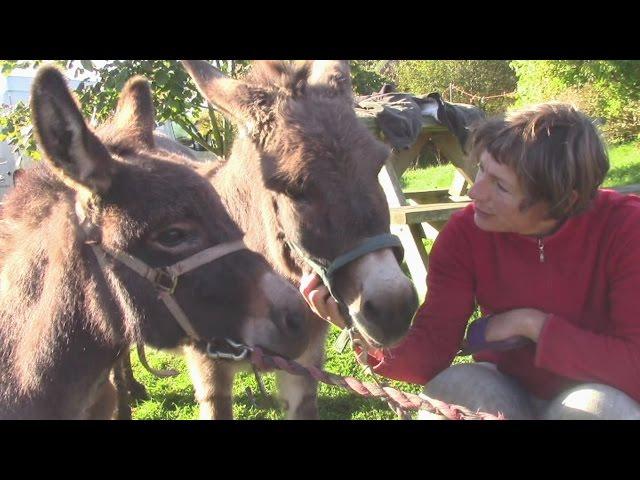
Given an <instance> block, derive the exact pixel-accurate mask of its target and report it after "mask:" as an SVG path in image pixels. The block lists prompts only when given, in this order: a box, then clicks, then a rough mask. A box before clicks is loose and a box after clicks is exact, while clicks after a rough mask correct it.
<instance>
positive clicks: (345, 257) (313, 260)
mask: <svg viewBox="0 0 640 480" xmlns="http://www.w3.org/2000/svg"><path fill="white" fill-rule="evenodd" d="M288 243H289V245H291V247H292V248H293V249H294V250H295V251H296V253H297V254H298V255H300V256H301V257H302V258H303V259H304V260H305V262H307V264H309V265H310V266H311V268H312V269H313V271H314V272H316V273H317V274H318V276H320V278H322V281H323V282H324V284H325V285H326V286H327V288H328V289H329V293H331V296H332V297H333V298H335V299H336V301H337V302H338V305H339V306H340V308H341V310H342V313H343V314H345V315H346V317H347V320H348V321H349V322H350V321H351V318H350V316H349V313H348V310H349V309H348V308H347V306H346V304H345V303H344V302H343V301H342V299H341V298H340V296H339V295H337V293H336V291H335V286H334V275H335V273H336V272H337V271H338V270H339V269H341V268H342V267H344V266H345V265H347V264H348V263H351V262H353V261H354V260H356V259H357V258H360V257H362V256H364V255H366V254H367V253H371V252H375V251H377V250H382V249H384V248H393V252H394V253H395V255H396V258H397V259H398V261H402V257H403V256H404V250H403V248H402V242H401V241H400V239H399V238H398V237H396V236H395V235H393V234H391V233H382V234H380V235H376V236H374V237H369V238H366V239H365V240H364V241H363V242H362V243H360V244H359V245H358V246H356V247H355V248H354V249H352V250H349V251H348V252H346V253H344V254H342V255H340V256H339V257H338V258H336V259H335V260H333V262H329V261H328V260H325V259H321V258H317V257H313V256H311V255H309V254H308V253H307V252H305V251H304V250H303V249H302V248H301V247H299V246H298V245H297V244H296V243H294V242H288Z"/></svg>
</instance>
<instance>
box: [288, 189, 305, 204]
mask: <svg viewBox="0 0 640 480" xmlns="http://www.w3.org/2000/svg"><path fill="white" fill-rule="evenodd" d="M284 194H285V195H286V196H287V197H289V198H291V199H292V200H296V201H300V200H304V191H303V190H302V189H301V188H298V187H297V186H288V187H287V188H285V189H284Z"/></svg>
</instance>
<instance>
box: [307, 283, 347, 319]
mask: <svg viewBox="0 0 640 480" xmlns="http://www.w3.org/2000/svg"><path fill="white" fill-rule="evenodd" d="M300 293H302V296H303V297H304V299H305V300H306V301H307V303H308V304H309V307H310V308H311V310H313V312H314V313H315V314H316V315H318V316H319V317H320V318H322V319H324V320H326V321H328V322H330V323H333V324H334V325H335V326H336V327H338V328H344V327H345V325H346V321H345V319H344V317H343V316H342V314H341V313H340V308H339V307H338V303H337V302H336V300H335V298H333V297H332V296H331V294H330V293H329V289H328V288H327V287H326V286H325V285H324V284H323V283H322V279H321V278H320V277H319V276H318V275H317V274H315V273H310V274H307V275H303V276H302V278H301V279H300Z"/></svg>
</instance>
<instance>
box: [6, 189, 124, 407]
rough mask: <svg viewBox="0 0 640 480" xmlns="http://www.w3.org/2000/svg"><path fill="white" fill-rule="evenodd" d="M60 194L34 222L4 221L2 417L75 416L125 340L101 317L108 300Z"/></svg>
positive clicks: (9, 218) (12, 218) (66, 199)
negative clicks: (38, 219)
mask: <svg viewBox="0 0 640 480" xmlns="http://www.w3.org/2000/svg"><path fill="white" fill-rule="evenodd" d="M61 197H62V198H61ZM61 197H57V198H56V200H57V201H52V202H51V203H49V204H46V202H45V203H44V207H45V211H46V212H47V214H46V215H44V218H43V219H42V220H41V221H40V222H37V223H32V224H29V222H30V221H32V220H33V219H30V218H29V217H28V216H23V217H22V218H17V217H16V216H5V218H4V219H3V220H2V227H1V237H2V239H3V241H4V242H6V243H5V245H3V247H4V248H3V250H4V251H3V258H2V261H1V262H0V368H2V371H3V372H4V373H3V375H1V376H0V377H2V380H0V417H12V416H15V417H18V418H75V417H77V416H78V415H79V414H80V415H81V413H82V411H83V410H84V409H85V408H86V407H87V405H86V404H87V403H88V402H90V401H91V399H90V397H91V395H92V393H93V392H94V391H95V390H96V388H97V386H96V382H98V383H99V382H101V381H104V379H105V378H106V375H107V374H108V371H109V368H110V367H111V365H112V363H113V362H114V360H115V359H116V357H117V355H118V353H119V351H120V350H121V349H123V348H124V346H125V343H124V342H123V341H122V338H123V337H122V333H121V332H116V331H115V330H114V328H113V325H114V323H112V322H109V321H108V320H107V319H105V318H104V315H108V313H107V312H108V311H109V310H108V308H109V307H112V306H111V305H104V300H103V298H104V294H103V292H102V291H101V290H102V289H104V287H103V286H101V285H100V281H99V279H96V278H95V277H96V276H95V275H92V274H90V273H89V270H88V268H89V267H88V265H90V261H91V260H90V259H89V258H88V255H87V254H88V252H89V249H88V248H83V245H82V242H81V241H80V240H79V239H78V237H77V224H76V222H75V216H74V215H73V214H72V213H73V198H71V197H70V196H69V195H62V196H61ZM42 205H43V204H41V206H42ZM80 252H83V253H80ZM111 311H117V310H111ZM110 320H114V319H110Z"/></svg>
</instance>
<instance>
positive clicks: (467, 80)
mask: <svg viewBox="0 0 640 480" xmlns="http://www.w3.org/2000/svg"><path fill="white" fill-rule="evenodd" d="M394 67H395V68H394V69H395V73H396V76H397V81H398V87H399V88H400V89H401V90H403V91H406V92H411V93H413V94H415V95H425V94H428V93H432V92H439V93H440V94H441V95H443V97H444V98H445V99H448V100H449V101H455V102H459V103H471V104H473V105H476V106H478V107H480V108H483V109H484V110H486V111H487V112H488V113H498V112H503V111H505V110H506V109H507V108H508V107H509V106H510V105H511V104H512V103H513V102H514V97H515V95H513V92H514V91H515V89H516V75H515V72H514V71H513V69H512V68H511V67H510V65H509V62H508V61H507V60H409V61H406V62H398V63H397V64H395V65H394ZM463 92H464V93H463ZM487 97H492V98H487Z"/></svg>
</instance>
